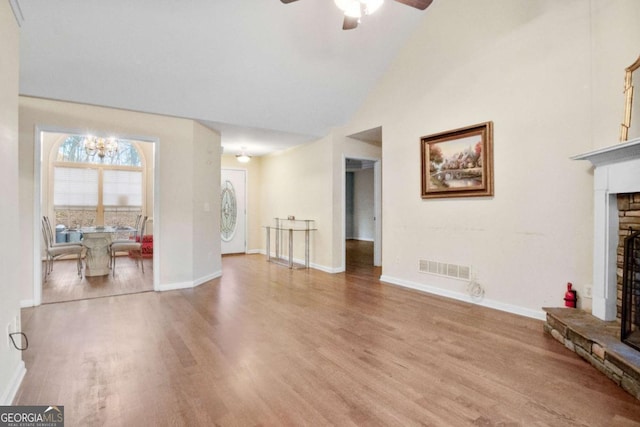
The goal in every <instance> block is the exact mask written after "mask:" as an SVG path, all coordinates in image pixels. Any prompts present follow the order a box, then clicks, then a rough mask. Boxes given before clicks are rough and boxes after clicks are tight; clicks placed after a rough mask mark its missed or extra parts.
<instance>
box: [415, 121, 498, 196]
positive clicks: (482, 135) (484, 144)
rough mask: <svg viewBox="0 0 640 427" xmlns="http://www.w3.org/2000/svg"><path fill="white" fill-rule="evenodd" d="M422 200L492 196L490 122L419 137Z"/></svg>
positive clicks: (491, 130) (491, 124) (491, 139)
mask: <svg viewBox="0 0 640 427" xmlns="http://www.w3.org/2000/svg"><path fill="white" fill-rule="evenodd" d="M420 152H421V162H420V163H421V179H422V183H421V196H422V198H423V199H433V198H446V197H489V196H493V122H484V123H480V124H477V125H472V126H467V127H464V128H460V129H455V130H450V131H446V132H440V133H437V134H434V135H429V136H423V137H422V138H420Z"/></svg>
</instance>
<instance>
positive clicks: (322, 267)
mask: <svg viewBox="0 0 640 427" xmlns="http://www.w3.org/2000/svg"><path fill="white" fill-rule="evenodd" d="M303 262H304V261H303ZM309 267H311V268H315V269H316V270H320V271H324V272H325V273H331V274H335V273H342V272H343V271H344V268H341V267H335V268H334V267H327V266H325V265H320V264H314V263H309Z"/></svg>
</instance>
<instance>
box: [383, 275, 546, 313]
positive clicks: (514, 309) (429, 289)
mask: <svg viewBox="0 0 640 427" xmlns="http://www.w3.org/2000/svg"><path fill="white" fill-rule="evenodd" d="M380 281H382V282H386V283H390V284H392V285H398V286H402V287H405V288H410V289H415V290H418V291H422V292H426V293H429V294H434V295H439V296H442V297H447V298H451V299H455V300H458V301H464V302H468V303H470V304H476V305H480V306H483V307H487V308H493V309H495V310H500V311H506V312H507V313H512V314H517V315H519V316H524V317H531V318H533V319H538V320H545V319H546V314H545V312H544V311H542V310H532V309H530V308H525V307H520V306H517V305H513V304H506V303H503V302H500V301H494V300H490V299H486V298H484V299H482V300H481V301H474V300H473V299H471V297H470V296H469V295H467V294H464V293H461V292H454V291H449V290H446V289H442V288H439V287H437V286H431V285H425V284H424V283H416V282H411V281H408V280H404V279H398V278H396V277H391V276H385V275H382V276H380Z"/></svg>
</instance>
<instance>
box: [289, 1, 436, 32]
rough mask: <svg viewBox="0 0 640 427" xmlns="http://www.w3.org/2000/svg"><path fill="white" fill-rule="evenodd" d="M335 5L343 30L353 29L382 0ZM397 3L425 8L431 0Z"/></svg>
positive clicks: (374, 9) (378, 5)
mask: <svg viewBox="0 0 640 427" xmlns="http://www.w3.org/2000/svg"><path fill="white" fill-rule="evenodd" d="M280 1H281V2H282V3H285V4H287V3H293V2H294V1H298V0H280ZM334 1H335V3H336V6H338V8H339V9H340V10H341V11H342V12H344V22H343V24H342V29H343V30H353V29H354V28H356V27H357V26H358V23H360V18H362V16H364V15H371V14H372V13H373V12H375V11H376V10H378V8H379V7H380V6H382V3H383V1H384V0H334ZM395 1H397V2H398V3H402V4H406V5H407V6H411V7H415V8H416V9H420V10H425V9H426V8H427V7H429V5H430V4H431V2H433V0H395Z"/></svg>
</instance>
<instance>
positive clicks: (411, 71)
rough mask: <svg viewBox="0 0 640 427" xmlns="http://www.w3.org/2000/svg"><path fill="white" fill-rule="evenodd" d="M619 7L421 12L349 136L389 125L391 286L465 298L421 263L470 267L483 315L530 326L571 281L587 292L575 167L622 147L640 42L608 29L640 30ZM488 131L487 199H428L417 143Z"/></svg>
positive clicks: (584, 225)
mask: <svg viewBox="0 0 640 427" xmlns="http://www.w3.org/2000/svg"><path fill="white" fill-rule="evenodd" d="M614 3H615V6H612V8H613V9H614V10H615V13H614V12H611V11H609V10H607V8H608V7H609V5H610V4H611V2H605V1H599V0H598V1H596V0H594V1H584V0H568V1H563V2H557V1H552V0H535V1H534V0H483V1H474V2H469V1H465V0H448V1H446V2H434V3H433V5H432V6H431V7H430V8H429V9H428V10H427V13H426V14H425V18H424V21H423V23H422V25H421V26H420V27H419V28H418V29H417V30H416V32H415V33H414V34H413V36H412V37H411V38H410V40H409V41H408V43H407V45H406V46H405V48H404V49H403V50H402V51H401V52H400V53H399V55H398V57H397V59H396V60H395V62H394V63H393V64H392V65H391V67H390V69H389V71H388V73H387V74H386V75H385V77H384V78H383V79H382V80H381V82H380V83H379V85H378V86H377V87H376V88H375V90H374V91H372V93H371V94H370V96H369V98H368V99H367V100H366V101H365V102H364V103H363V106H362V107H361V109H360V111H359V112H358V113H357V114H356V115H355V116H354V118H353V119H352V121H351V122H350V123H349V124H348V125H347V126H345V129H344V134H349V133H353V132H357V131H359V130H361V129H369V128H373V127H376V126H380V125H382V127H383V136H384V138H383V148H382V153H383V159H384V163H383V197H384V202H383V278H384V279H385V280H387V281H390V282H393V283H397V284H402V285H405V286H411V287H415V288H419V289H423V290H427V291H431V292H436V293H440V294H444V295H448V296H452V297H456V298H461V299H466V300H469V297H468V296H467V295H466V283H465V282H462V281H456V280H451V279H446V278H441V277H437V276H432V275H427V274H422V273H419V272H418V261H419V260H420V259H430V260H439V261H443V262H450V263H456V264H462V265H469V266H472V267H473V272H474V273H475V275H476V276H477V280H478V281H479V283H480V284H481V285H482V286H483V287H484V288H485V291H486V295H485V299H484V300H483V302H482V303H483V304H486V305H489V306H494V307H497V308H501V309H505V310H509V311H514V312H518V313H522V314H525V315H530V316H534V317H542V312H541V308H542V307H545V306H558V305H561V304H562V296H563V294H564V289H565V286H566V282H568V281H571V282H573V283H574V284H575V285H576V287H577V289H578V291H579V293H582V290H583V289H584V285H586V284H588V283H590V281H591V269H592V239H593V237H592V234H593V233H592V228H593V226H592V215H593V213H592V209H593V202H592V199H591V193H592V177H591V172H590V168H589V166H588V165H586V164H584V163H581V162H576V161H571V160H569V157H570V156H572V155H574V154H577V153H581V152H585V151H589V150H590V149H592V148H593V147H594V145H598V144H604V145H611V144H614V143H616V141H617V134H618V130H619V126H618V125H619V120H620V119H619V117H620V114H621V113H622V102H623V98H622V95H621V93H620V90H619V89H620V88H621V87H622V77H623V69H624V67H625V66H627V65H628V64H629V63H631V62H633V60H634V59H635V58H636V57H637V53H638V52H637V49H638V45H637V40H640V37H638V36H637V34H638V30H637V29H636V28H637V22H638V19H635V20H631V19H626V18H625V19H622V20H620V21H617V20H616V19H611V15H614V16H615V17H620V16H622V15H625V14H630V15H633V16H635V17H636V18H637V14H638V10H639V9H640V2H633V1H620V2H614ZM601 15H606V16H601ZM620 26H622V28H621V27H620ZM632 35H634V36H633V37H631V36H632ZM631 51H633V54H631ZM604 52H606V54H605V53H604ZM622 57H625V59H624V60H623V59H621V58H622ZM608 61H612V62H613V63H614V64H616V65H615V66H612V65H611V64H609V63H608ZM613 68H615V69H616V73H615V76H614V75H613V74H614V73H613V72H612V70H613ZM609 71H611V73H609ZM609 80H611V81H613V83H610V81H609ZM611 85H613V86H616V90H611V89H605V88H609V86H611ZM612 110H615V111H612ZM614 112H615V114H614ZM600 113H602V114H600ZM601 119H602V120H601ZM605 119H606V120H605ZM489 120H492V121H493V122H494V128H495V134H494V157H495V196H494V197H491V198H463V199H441V200H422V199H421V198H420V157H419V153H420V148H419V141H420V137H421V136H424V135H429V134H433V133H437V132H441V131H445V130H448V129H455V128H459V127H462V126H466V125H472V124H476V123H480V122H484V121H489ZM612 121H613V123H614V124H611V122H612ZM604 122H606V123H604ZM594 137H595V138H597V141H594V140H593V138H594ZM603 141H604V142H603Z"/></svg>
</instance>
